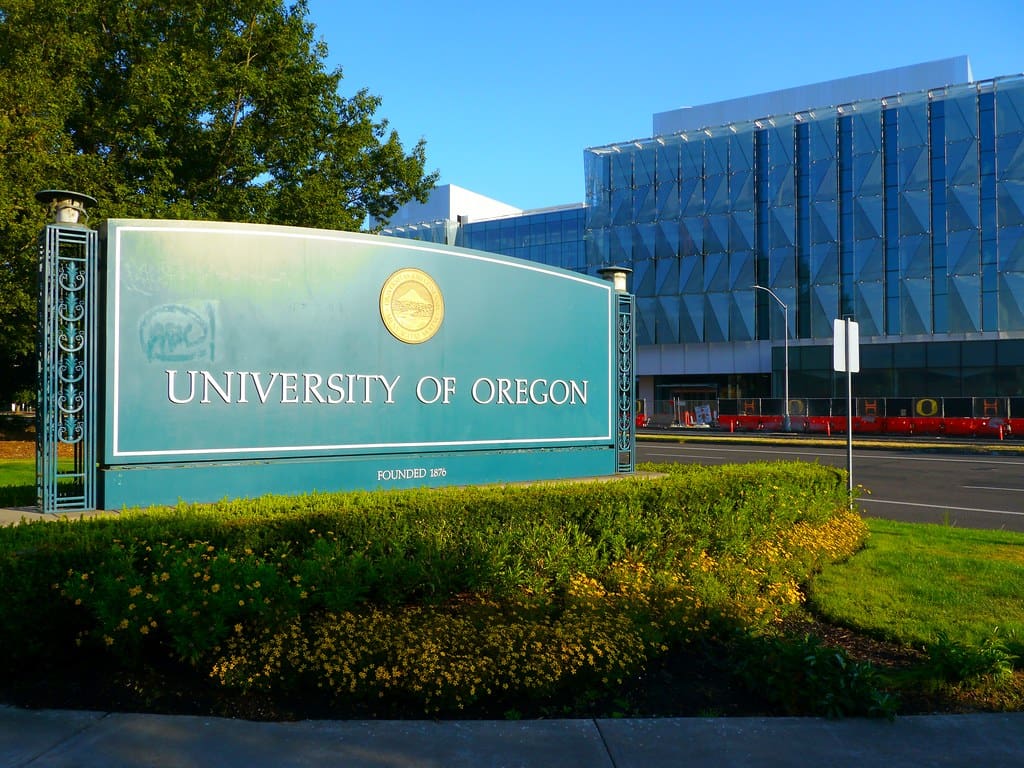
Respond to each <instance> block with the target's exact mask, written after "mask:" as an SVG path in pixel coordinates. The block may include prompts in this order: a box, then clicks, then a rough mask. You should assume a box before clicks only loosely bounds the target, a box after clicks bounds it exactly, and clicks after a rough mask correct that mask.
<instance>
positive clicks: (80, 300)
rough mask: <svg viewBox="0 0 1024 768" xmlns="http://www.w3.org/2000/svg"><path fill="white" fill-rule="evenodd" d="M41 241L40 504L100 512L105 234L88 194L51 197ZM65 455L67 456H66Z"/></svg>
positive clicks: (45, 199) (46, 197)
mask: <svg viewBox="0 0 1024 768" xmlns="http://www.w3.org/2000/svg"><path fill="white" fill-rule="evenodd" d="M36 199H37V200H39V202H41V203H45V204H47V205H48V206H49V207H50V211H51V213H52V214H53V222H52V223H50V224H47V225H46V227H45V228H44V229H43V231H42V232H41V233H40V235H39V330H38V339H37V345H36V350H37V364H38V377H39V383H38V387H39V390H38V396H37V401H36V497H37V504H38V506H39V511H40V512H63V511H73V510H83V511H84V510H92V509H96V418H97V402H96V357H97V351H96V348H97V332H96V314H97V291H96V288H97V267H96V261H97V254H98V245H97V235H96V231H95V230H92V229H89V228H88V227H87V226H86V225H85V224H84V223H80V220H81V218H82V217H83V216H85V206H86V205H87V204H95V203H96V200H95V199H93V198H92V197H89V196H88V195H83V194H80V193H78V192H67V191H63V190H46V191H43V192H40V193H38V194H37V195H36ZM62 449H63V450H62Z"/></svg>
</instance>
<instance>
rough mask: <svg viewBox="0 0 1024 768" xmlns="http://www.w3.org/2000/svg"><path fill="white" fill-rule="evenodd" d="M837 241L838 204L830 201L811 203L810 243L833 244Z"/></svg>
mask: <svg viewBox="0 0 1024 768" xmlns="http://www.w3.org/2000/svg"><path fill="white" fill-rule="evenodd" d="M838 241H839V206H838V203H836V202H834V201H832V200H827V201H815V202H813V203H811V243H834V242H838Z"/></svg>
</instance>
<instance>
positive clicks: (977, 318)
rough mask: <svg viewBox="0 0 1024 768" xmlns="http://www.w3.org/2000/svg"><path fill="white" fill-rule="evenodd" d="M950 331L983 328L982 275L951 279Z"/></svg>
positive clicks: (967, 330)
mask: <svg viewBox="0 0 1024 768" xmlns="http://www.w3.org/2000/svg"><path fill="white" fill-rule="evenodd" d="M948 296H949V332H950V333H977V332H978V331H980V330H981V276H980V275H969V276H967V277H951V278H950V279H949V294H948Z"/></svg>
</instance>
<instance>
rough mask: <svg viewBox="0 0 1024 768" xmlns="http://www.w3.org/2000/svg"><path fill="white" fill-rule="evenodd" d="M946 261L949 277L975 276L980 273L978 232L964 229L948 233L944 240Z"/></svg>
mask: <svg viewBox="0 0 1024 768" xmlns="http://www.w3.org/2000/svg"><path fill="white" fill-rule="evenodd" d="M946 259H947V263H948V264H949V274H951V275H976V274H979V273H980V272H981V254H980V253H979V251H978V231H977V230H975V229H965V230H961V231H959V232H950V233H949V236H948V237H947V238H946Z"/></svg>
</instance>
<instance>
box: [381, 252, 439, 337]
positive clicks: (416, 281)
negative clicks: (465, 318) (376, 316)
mask: <svg viewBox="0 0 1024 768" xmlns="http://www.w3.org/2000/svg"><path fill="white" fill-rule="evenodd" d="M380 316H381V319H382V320H383V321H384V327H385V328H387V329H388V331H390V332H391V335H392V336H394V337H395V338H396V339H398V340H399V341H404V342H405V343H406V344H420V343H422V342H424V341H426V340H427V339H429V338H430V337H432V336H433V335H434V334H435V333H437V329H438V328H440V327H441V321H442V320H444V298H443V297H442V296H441V289H440V288H438V287H437V283H435V282H434V279H433V278H432V277H431V276H430V275H428V274H427V273H426V272H424V271H423V270H420V269H413V268H412V267H409V268H407V269H400V270H398V271H397V272H395V273H394V274H393V275H391V277H389V278H388V279H387V280H385V281H384V287H383V288H381V289H380Z"/></svg>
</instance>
